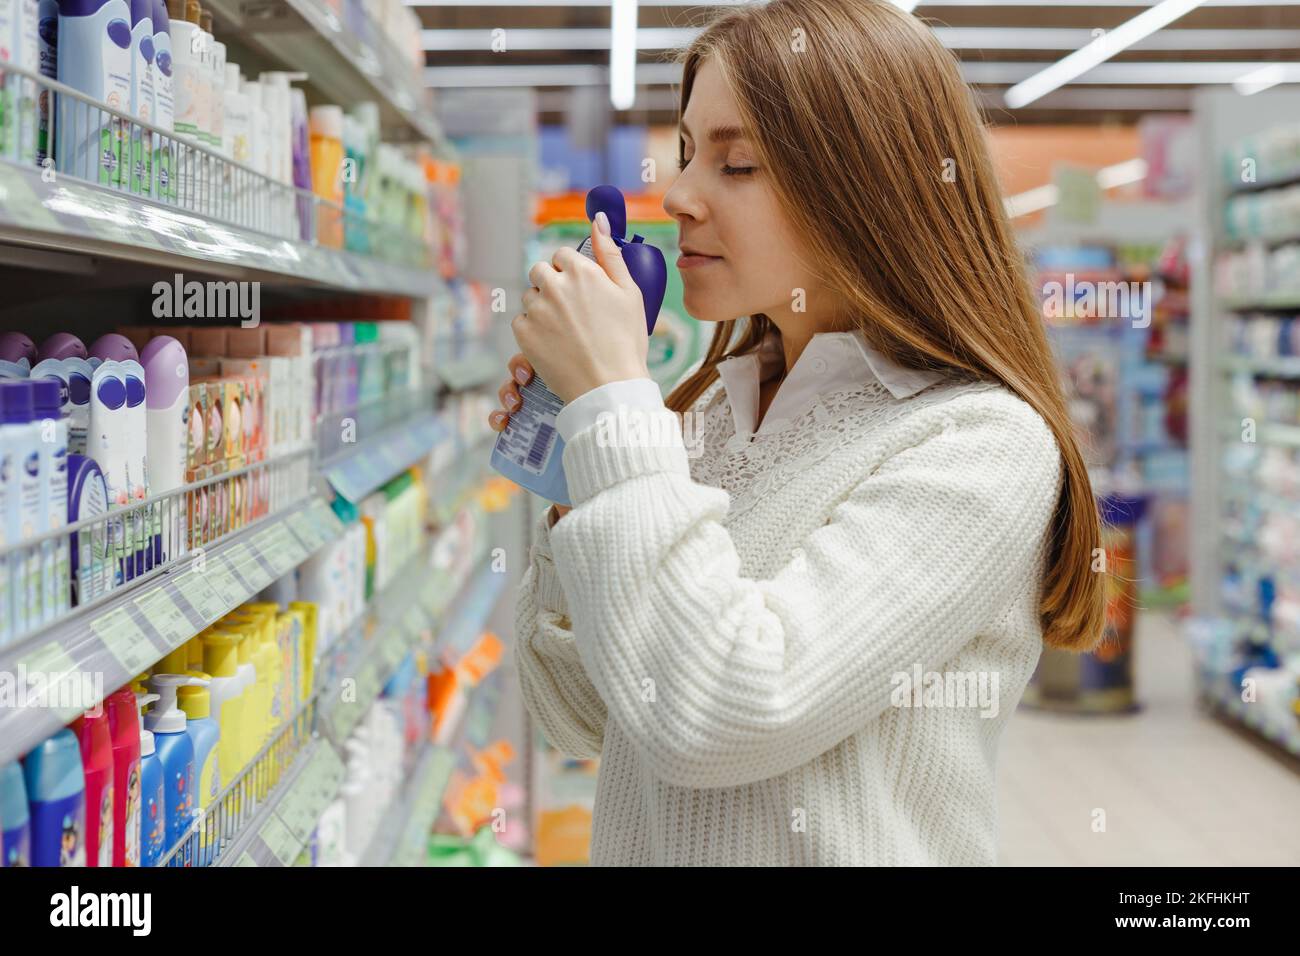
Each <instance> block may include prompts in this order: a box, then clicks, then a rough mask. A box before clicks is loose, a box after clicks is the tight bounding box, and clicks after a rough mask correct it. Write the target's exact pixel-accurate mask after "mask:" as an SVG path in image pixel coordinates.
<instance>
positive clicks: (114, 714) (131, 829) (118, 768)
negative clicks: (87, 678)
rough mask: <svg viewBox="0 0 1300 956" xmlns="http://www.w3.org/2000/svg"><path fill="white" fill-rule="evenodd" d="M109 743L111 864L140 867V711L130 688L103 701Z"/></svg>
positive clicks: (120, 690) (117, 691)
mask: <svg viewBox="0 0 1300 956" xmlns="http://www.w3.org/2000/svg"><path fill="white" fill-rule="evenodd" d="M104 709H105V710H106V711H107V712H108V732H109V735H110V736H111V737H112V741H113V865H114V866H139V865H140V711H139V710H138V709H137V705H136V701H135V694H134V693H133V692H132V691H131V688H130V687H122V688H120V689H118V690H116V691H114V692H113V693H111V694H109V695H108V697H107V698H105V700H104Z"/></svg>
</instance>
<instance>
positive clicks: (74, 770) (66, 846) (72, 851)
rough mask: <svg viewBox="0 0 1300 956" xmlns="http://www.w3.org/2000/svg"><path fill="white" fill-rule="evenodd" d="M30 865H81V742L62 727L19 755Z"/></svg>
mask: <svg viewBox="0 0 1300 956" xmlns="http://www.w3.org/2000/svg"><path fill="white" fill-rule="evenodd" d="M23 774H24V779H25V781H26V783H27V799H28V810H29V812H30V814H31V839H32V866H85V865H86V843H85V834H86V783H85V777H84V776H83V775H82V771H81V744H80V743H79V742H78V741H77V735H76V734H74V733H73V732H72V731H71V730H68V728H66V727H64V728H63V729H62V730H60V731H59V732H58V733H57V734H55V735H54V736H53V737H51V738H50V739H49V740H46V741H45V742H44V743H41V744H38V745H37V746H36V747H35V748H34V749H33V750H32V751H31V753H29V754H28V755H27V756H26V758H24V760H23Z"/></svg>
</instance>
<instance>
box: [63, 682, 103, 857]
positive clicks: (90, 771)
mask: <svg viewBox="0 0 1300 956" xmlns="http://www.w3.org/2000/svg"><path fill="white" fill-rule="evenodd" d="M72 732H73V733H75V734H76V735H77V740H78V741H79V742H80V744H81V765H82V773H83V775H84V778H85V786H86V865H87V866H112V865H113V735H112V732H111V730H110V729H109V725H108V713H107V712H106V711H104V710H103V709H102V708H101V709H99V712H98V713H94V712H88V713H85V714H82V715H81V716H80V717H78V718H77V719H76V720H74V721H73V722H72Z"/></svg>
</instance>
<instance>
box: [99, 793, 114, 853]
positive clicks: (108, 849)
mask: <svg viewBox="0 0 1300 956" xmlns="http://www.w3.org/2000/svg"><path fill="white" fill-rule="evenodd" d="M97 834H98V836H97V839H98V840H99V847H98V853H97V858H98V862H97V863H96V864H95V865H96V866H102V867H110V866H112V865H113V788H112V787H105V788H104V792H103V793H102V794H100V796H99V830H98V831H97Z"/></svg>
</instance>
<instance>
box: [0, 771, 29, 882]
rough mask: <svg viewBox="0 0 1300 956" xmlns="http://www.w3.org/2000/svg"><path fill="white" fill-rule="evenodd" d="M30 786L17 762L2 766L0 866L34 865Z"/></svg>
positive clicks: (0, 789) (0, 772)
mask: <svg viewBox="0 0 1300 956" xmlns="http://www.w3.org/2000/svg"><path fill="white" fill-rule="evenodd" d="M29 821H30V818H29V816H28V812H27V783H26V781H24V780H23V768H22V767H21V766H20V765H19V764H18V762H17V761H13V762H11V763H7V764H5V765H4V766H2V767H0V866H31V865H32V835H31V827H30V824H29Z"/></svg>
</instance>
